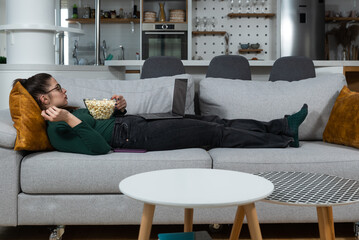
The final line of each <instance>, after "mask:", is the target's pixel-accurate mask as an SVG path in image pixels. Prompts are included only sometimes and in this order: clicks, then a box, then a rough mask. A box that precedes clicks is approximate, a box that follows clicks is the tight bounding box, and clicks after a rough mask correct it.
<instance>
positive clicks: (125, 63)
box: [105, 60, 359, 67]
mask: <svg viewBox="0 0 359 240" xmlns="http://www.w3.org/2000/svg"><path fill="white" fill-rule="evenodd" d="M182 62H183V65H184V66H185V67H207V66H208V65H209V63H210V60H183V61H182ZM274 62H275V60H265V61H263V60H249V65H250V66H253V67H271V66H273V63H274ZM143 63H144V60H110V61H105V65H106V66H113V67H115V66H122V67H130V66H142V65H143ZM313 63H314V66H315V67H344V66H359V61H327V60H320V61H313Z"/></svg>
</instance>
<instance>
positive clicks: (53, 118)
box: [41, 107, 82, 128]
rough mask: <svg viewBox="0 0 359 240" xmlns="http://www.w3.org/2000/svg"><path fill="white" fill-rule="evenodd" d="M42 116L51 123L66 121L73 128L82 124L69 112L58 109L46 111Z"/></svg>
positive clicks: (52, 108) (43, 111)
mask: <svg viewBox="0 0 359 240" xmlns="http://www.w3.org/2000/svg"><path fill="white" fill-rule="evenodd" d="M41 115H42V116H43V117H44V119H45V120H48V121H50V122H60V121H64V122H66V123H67V124H68V125H69V126H70V127H72V128H73V127H75V126H77V125H78V124H80V123H81V122H82V121H81V120H80V119H78V118H77V117H76V116H74V115H73V114H72V113H70V112H69V111H67V110H65V109H61V108H57V107H49V108H48V109H46V110H42V112H41Z"/></svg>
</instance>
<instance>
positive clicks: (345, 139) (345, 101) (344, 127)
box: [323, 86, 359, 148]
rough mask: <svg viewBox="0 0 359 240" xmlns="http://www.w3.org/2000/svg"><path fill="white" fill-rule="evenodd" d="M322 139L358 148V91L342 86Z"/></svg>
mask: <svg viewBox="0 0 359 240" xmlns="http://www.w3.org/2000/svg"><path fill="white" fill-rule="evenodd" d="M323 141H326V142H330V143H336V144H343V145H346V146H352V147H356V148H359V93H357V92H352V91H350V90H349V88H348V87H346V86H344V87H343V89H342V91H341V92H340V94H339V96H338V97H337V100H336V101H335V104H334V107H333V109H332V112H331V114H330V117H329V121H328V123H327V126H326V127H325V130H324V133H323Z"/></svg>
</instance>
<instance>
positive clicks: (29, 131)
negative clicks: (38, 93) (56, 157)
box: [9, 82, 53, 151]
mask: <svg viewBox="0 0 359 240" xmlns="http://www.w3.org/2000/svg"><path fill="white" fill-rule="evenodd" d="M9 104H10V114H11V118H12V120H13V122H14V127H15V128H16V131H17V136H16V142H15V147H14V150H28V151H44V150H53V147H52V146H51V144H50V141H49V138H48V137H47V133H46V123H45V120H44V118H43V117H42V116H41V109H40V107H39V105H38V104H37V103H36V101H35V99H34V98H33V97H32V96H31V95H30V93H29V92H28V91H27V90H26V89H25V88H24V87H23V86H22V85H21V83H20V82H17V83H16V84H15V86H14V87H13V89H12V90H11V92H10V97H9Z"/></svg>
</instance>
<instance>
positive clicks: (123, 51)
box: [118, 45, 125, 60]
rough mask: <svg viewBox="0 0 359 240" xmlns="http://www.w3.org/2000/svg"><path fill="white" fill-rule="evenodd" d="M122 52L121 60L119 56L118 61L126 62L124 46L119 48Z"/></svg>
mask: <svg viewBox="0 0 359 240" xmlns="http://www.w3.org/2000/svg"><path fill="white" fill-rule="evenodd" d="M118 47H119V48H120V50H121V59H120V56H118V59H119V60H125V49H124V47H123V46H122V45H120V46H118Z"/></svg>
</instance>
